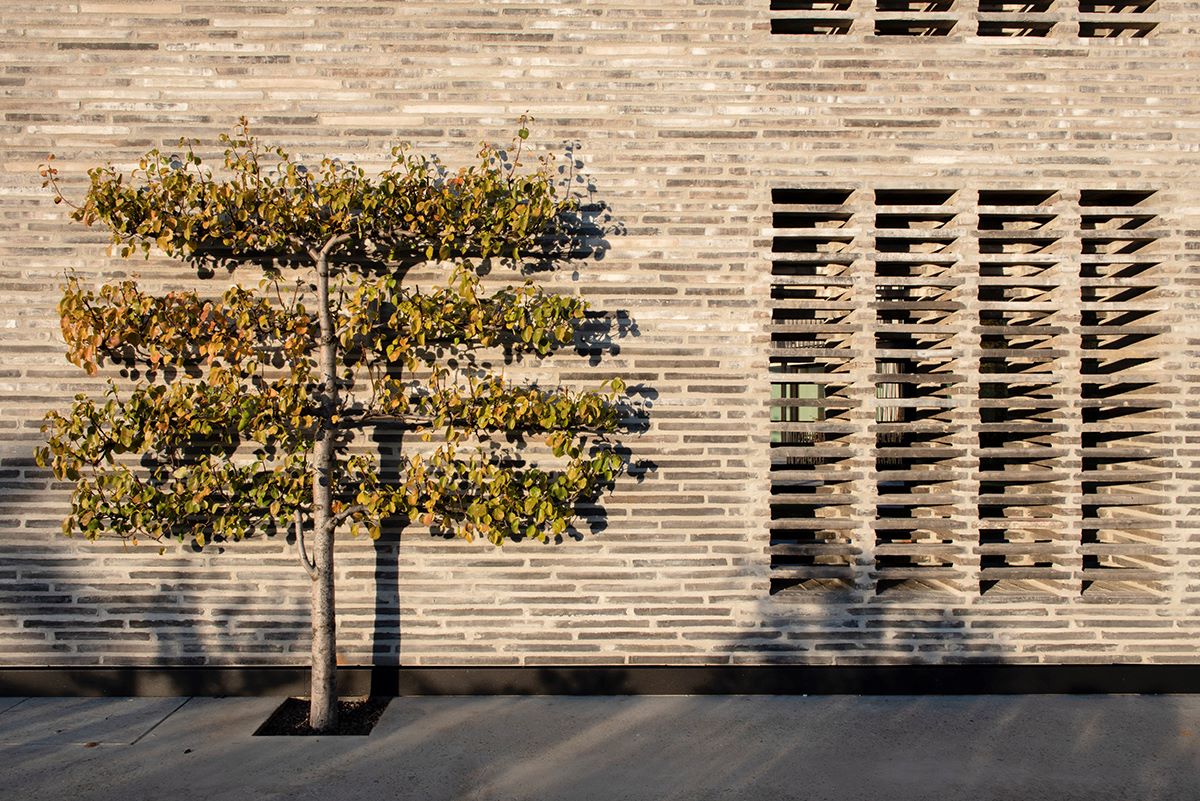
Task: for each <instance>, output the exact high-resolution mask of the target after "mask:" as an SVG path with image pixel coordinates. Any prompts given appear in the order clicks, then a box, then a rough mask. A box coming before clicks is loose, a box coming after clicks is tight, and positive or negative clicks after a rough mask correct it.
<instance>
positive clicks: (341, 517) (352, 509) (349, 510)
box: [325, 504, 368, 531]
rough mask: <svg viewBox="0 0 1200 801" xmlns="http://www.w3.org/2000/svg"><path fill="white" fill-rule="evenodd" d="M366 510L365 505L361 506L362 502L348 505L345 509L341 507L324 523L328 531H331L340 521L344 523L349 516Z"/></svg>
mask: <svg viewBox="0 0 1200 801" xmlns="http://www.w3.org/2000/svg"><path fill="white" fill-rule="evenodd" d="M366 511H368V509H367V507H365V506H363V505H362V504H355V505H354V506H348V507H346V508H345V509H343V510H342V511H340V512H338V513H337V514H336V515H334V516H333V517H331V518H329V520H328V521H327V522H326V523H325V526H326V527H327V528H328V529H329V530H330V531H332V530H333V529H335V528H337V527H338V526H340V525H341V524H342V523H345V522H346V521H347V520H348V519H349V518H351V517H353V516H354V515H356V514H358V513H359V512H366Z"/></svg>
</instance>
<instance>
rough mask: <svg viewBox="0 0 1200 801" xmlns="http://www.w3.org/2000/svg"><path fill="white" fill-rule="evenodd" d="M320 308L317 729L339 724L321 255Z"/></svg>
mask: <svg viewBox="0 0 1200 801" xmlns="http://www.w3.org/2000/svg"><path fill="white" fill-rule="evenodd" d="M317 292H318V306H317V314H318V318H319V320H320V325H321V341H320V345H321V348H320V362H319V366H320V370H321V378H322V381H323V384H324V391H323V392H322V398H321V406H322V414H321V419H322V424H321V429H320V433H319V434H318V439H317V441H316V446H315V448H314V452H313V567H314V570H313V571H312V582H313V584H312V687H311V689H310V691H309V692H310V696H309V697H310V701H309V712H308V721H309V725H310V726H312V728H313V729H315V730H317V731H328V730H330V729H332V728H333V727H334V726H336V725H337V716H338V707H337V700H338V699H337V640H336V630H335V628H336V618H335V615H334V599H333V529H334V527H333V526H332V525H330V521H331V519H332V517H333V477H334V476H333V468H334V456H335V455H336V454H335V450H336V447H337V442H336V438H337V432H336V430H335V428H334V426H333V424H332V422H331V420H330V415H331V414H334V413H336V410H337V408H338V403H337V401H338V386H337V339H336V337H335V331H334V328H333V320H332V315H331V313H330V310H329V262H328V261H327V259H326V252H325V251H322V253H321V255H320V257H319V258H318V259H317Z"/></svg>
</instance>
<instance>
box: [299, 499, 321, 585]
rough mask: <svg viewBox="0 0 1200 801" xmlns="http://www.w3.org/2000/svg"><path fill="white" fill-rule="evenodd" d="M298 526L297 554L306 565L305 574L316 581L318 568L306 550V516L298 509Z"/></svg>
mask: <svg viewBox="0 0 1200 801" xmlns="http://www.w3.org/2000/svg"><path fill="white" fill-rule="evenodd" d="M295 525H296V553H297V554H298V555H299V556H300V564H302V565H304V572H305V573H307V574H308V577H309V578H310V579H316V577H317V566H316V564H315V563H314V562H313V561H312V559H310V558H309V556H308V551H307V550H305V548H304V514H303V513H302V512H301V511H300V510H299V509H297V510H296V516H295Z"/></svg>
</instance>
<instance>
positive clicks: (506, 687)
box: [0, 665, 1200, 696]
mask: <svg viewBox="0 0 1200 801" xmlns="http://www.w3.org/2000/svg"><path fill="white" fill-rule="evenodd" d="M307 686H308V670H307V669H306V668H296V667H240V668H239V667H127V668H108V667H95V668H55V667H43V668H3V669H0V695H8V696H182V695H201V696H204V695H243V696H255V695H259V696H270V695H278V696H283V695H303V694H305V693H306V691H307ZM338 688H339V692H340V693H341V694H342V695H346V696H351V695H367V694H371V695H408V696H420V695H715V694H730V695H800V694H808V695H974V694H1019V693H1035V694H1041V693H1195V692H1200V665H888V666H852V667H827V666H820V667H817V666H802V665H796V666H761V667H760V666H753V667H751V666H745V667H731V666H724V665H722V666H696V667H669V666H663V667H657V666H645V667H626V666H611V667H608V666H605V667H516V668H512V667H471V668H465V667H464V668H459V667H428V668H396V667H389V668H378V667H376V668H372V667H346V668H341V669H340V670H339V673H338Z"/></svg>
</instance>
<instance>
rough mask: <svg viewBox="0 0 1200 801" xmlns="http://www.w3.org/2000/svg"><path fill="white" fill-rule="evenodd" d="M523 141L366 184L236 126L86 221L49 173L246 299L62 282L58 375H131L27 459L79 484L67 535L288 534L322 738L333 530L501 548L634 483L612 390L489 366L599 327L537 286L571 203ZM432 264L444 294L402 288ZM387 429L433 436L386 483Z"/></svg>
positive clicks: (187, 147)
mask: <svg viewBox="0 0 1200 801" xmlns="http://www.w3.org/2000/svg"><path fill="white" fill-rule="evenodd" d="M525 125H526V120H525V118H522V120H521V125H520V129H519V131H518V134H517V139H516V140H514V150H515V152H516V156H515V157H512V158H511V159H510V158H509V157H508V155H507V154H505V153H503V152H501V151H499V150H497V149H496V148H493V147H490V146H484V148H483V149H482V151H481V152H480V154H479V160H478V162H476V163H474V164H472V165H471V166H467V167H464V168H462V169H459V170H457V171H453V172H451V171H450V170H448V169H447V168H445V167H444V166H443V165H442V164H441V163H440V161H439V160H438V159H437V158H436V157H429V156H424V155H421V154H417V153H413V152H410V151H409V150H408V149H406V148H404V147H398V148H396V149H395V150H394V151H393V153H392V156H393V158H392V161H391V163H390V165H389V166H388V167H387V168H386V169H384V170H383V171H382V172H380V173H379V174H377V175H374V176H373V177H372V176H368V175H367V173H366V172H365V171H364V170H363V169H362V168H360V167H358V166H356V165H355V164H353V163H346V162H342V161H339V160H336V159H325V160H323V161H321V163H320V164H319V165H315V166H313V167H312V168H306V167H305V166H303V165H302V164H300V163H299V162H298V161H297V160H296V159H294V158H293V157H292V156H291V155H289V154H288V153H287V152H285V151H284V150H283V149H282V148H268V147H266V146H264V145H263V144H262V143H261V142H260V141H259V140H258V139H257V138H256V137H255V136H253V135H251V133H250V131H249V127H248V125H247V123H246V120H245V119H243V120H242V121H241V124H240V126H239V127H238V128H237V129H236V130H235V131H234V133H233V134H232V135H223V136H222V137H221V140H220V141H221V144H222V145H223V146H224V160H223V164H222V165H221V166H220V167H218V169H217V170H215V171H214V170H212V169H210V168H209V167H208V166H207V165H206V164H204V163H203V162H202V160H201V158H200V156H199V155H197V152H196V150H195V144H194V143H192V142H188V141H184V140H181V142H180V147H181V153H180V154H178V155H170V154H166V153H163V152H160V151H158V150H152V151H150V152H149V153H147V154H146V155H145V157H144V158H142V160H141V161H140V163H139V164H138V166H137V167H136V168H135V169H133V170H132V171H131V172H130V173H128V174H125V173H123V172H121V171H118V170H117V169H115V168H113V167H112V166H104V167H98V168H95V169H92V170H90V171H89V172H88V175H89V177H90V185H89V187H88V189H87V193H86V195H85V196H84V197H83V199H82V200H81V201H80V202H78V203H77V204H74V203H70V201H67V199H66V198H65V197H64V195H63V193H62V191H61V189H60V184H59V181H58V172H57V170H56V168H55V167H54V166H53V161H50V162H48V163H47V164H46V165H43V167H42V175H43V177H44V178H45V181H46V184H47V186H48V187H50V188H51V189H52V190H53V191H54V193H55V201H56V202H61V201H66V202H68V203H69V204H70V205H71V206H72V207H73V210H72V211H71V217H72V218H73V219H74V220H76V221H78V222H81V223H83V224H85V225H89V226H91V225H100V226H103V227H104V228H106V229H108V231H109V232H111V235H112V242H113V248H114V249H115V250H116V252H118V253H119V254H120V255H121V256H126V257H128V256H132V255H135V254H146V256H147V257H149V254H151V253H152V252H155V251H157V252H160V253H162V254H165V255H166V256H169V257H172V258H174V259H176V260H179V261H180V262H182V263H183V264H184V265H185V266H187V267H189V268H190V269H192V270H194V271H198V272H199V273H200V274H201V275H202V276H207V277H211V276H212V275H214V274H215V271H216V270H217V269H222V268H223V269H228V270H230V271H233V270H235V269H237V270H240V271H251V272H253V277H254V279H255V281H254V282H253V283H252V285H251V286H250V287H246V286H242V285H240V284H239V285H232V286H230V287H229V288H227V289H225V291H224V292H223V293H220V294H215V295H213V296H211V297H210V296H204V295H202V294H199V293H197V292H194V291H175V292H168V293H166V294H162V295H153V294H149V293H147V292H145V291H143V289H142V288H140V287H139V285H138V284H137V283H136V282H135V281H131V280H126V281H122V282H120V283H116V284H110V285H105V286H102V287H100V288H98V289H95V290H93V289H88V288H85V287H84V286H83V285H82V283H81V282H80V281H79V280H78V279H77V278H76V277H73V276H72V277H69V278H68V280H67V283H66V287H65V292H64V295H63V298H62V301H61V303H60V304H59V312H60V314H61V318H62V332H63V336H64V338H65V340H66V344H67V358H68V359H69V360H70V361H71V362H72V363H74V364H76V365H78V366H79V367H81V368H83V369H84V370H86V371H87V372H88V373H90V374H95V373H97V372H98V371H100V370H101V369H104V368H105V366H106V364H107V365H115V366H121V367H123V368H124V369H123V370H122V371H121V375H122V376H124V380H123V381H121V382H118V381H117V380H114V378H111V377H110V378H109V380H108V388H107V391H106V392H105V393H104V395H103V397H100V398H97V399H93V398H91V397H88V396H86V395H77V396H76V397H75V401H74V403H73V404H72V406H71V408H70V410H69V411H67V412H66V413H62V414H60V413H58V412H50V413H49V414H47V416H46V420H45V423H44V426H43V431H44V432H45V433H46V435H47V445H46V446H45V447H43V448H40V449H39V450H38V452H37V460H38V463H39V464H41V465H43V466H48V467H50V468H51V469H52V471H53V473H54V475H55V476H56V477H58V478H59V479H64V480H68V481H71V482H74V491H73V495H72V500H71V509H70V514H69V516H68V517H67V518H66V520H65V521H64V523H63V531H64V532H65V533H67V534H69V535H70V534H81V535H83V536H84V537H87V538H88V539H98V538H101V537H106V536H116V537H120V538H123V539H125V540H127V541H131V542H133V543H138V542H140V541H143V540H167V539H168V538H178V539H181V540H183V541H185V542H188V541H190V542H192V543H194V544H195V545H197V546H199V547H203V546H204V545H205V544H206V543H212V542H224V543H228V542H231V541H236V540H240V539H242V538H244V537H248V536H250V535H251V534H254V533H256V532H262V531H264V530H272V529H274V530H279V529H283V530H287V531H289V532H290V533H291V534H292V535H294V537H295V543H296V546H297V551H298V554H299V556H300V562H301V564H302V565H303V566H304V569H305V570H306V571H307V573H308V575H309V577H310V578H311V581H312V609H311V616H312V687H311V708H310V717H309V723H310V726H311V727H312V728H313V729H315V730H318V731H321V730H328V729H329V728H330V727H332V726H333V725H334V724H335V723H336V719H337V693H336V687H335V670H336V667H335V664H336V663H335V626H334V581H333V579H334V533H335V529H339V528H340V527H343V526H345V527H346V528H348V529H349V530H350V532H351V533H353V534H359V533H364V532H365V533H366V534H367V535H368V536H370V537H372V538H377V537H378V536H379V535H380V530H381V527H382V526H383V525H384V523H385V521H388V520H399V521H400V522H401V523H402V524H403V523H417V524H420V525H423V526H427V527H429V528H430V529H431V530H432V531H434V532H435V533H443V534H452V535H457V536H459V537H464V538H466V539H468V540H471V539H474V538H482V539H486V540H488V541H490V542H492V543H494V544H496V545H499V544H501V543H502V542H504V541H505V540H506V539H514V538H539V539H542V540H547V539H550V538H554V537H556V536H558V535H561V534H562V533H563V532H564V531H566V530H567V528H568V526H570V525H571V522H572V520H573V518H574V517H575V516H576V515H577V513H578V509H577V505H578V504H580V503H581V502H587V501H591V500H594V499H596V498H597V497H598V496H599V495H600V494H601V493H602V492H603V490H604V489H605V488H606V487H609V486H611V485H612V483H613V481H614V480H615V478H616V477H617V476H618V475H619V474H620V473H621V472H622V471H623V470H624V468H625V462H624V460H623V459H622V457H621V456H620V455H619V453H618V450H617V447H616V444H615V442H614V441H613V436H614V435H615V434H616V433H617V432H619V431H620V430H621V429H622V426H623V420H624V419H625V417H626V415H627V413H628V408H627V406H626V401H625V399H624V392H625V387H624V384H623V383H622V382H621V381H620V379H612V380H611V381H606V382H604V383H603V384H601V386H600V388H599V389H598V390H592V391H586V390H576V391H573V390H570V389H566V388H560V387H542V386H538V385H537V384H536V383H519V382H511V381H509V380H506V379H505V378H504V377H502V376H501V375H498V374H495V373H494V372H492V371H490V370H489V369H486V365H487V364H488V362H484V361H481V360H480V359H479V358H476V355H477V354H479V353H489V352H493V351H494V352H499V353H501V354H503V357H504V359H505V360H508V361H511V360H514V359H515V360H520V359H522V358H525V359H529V358H533V359H537V358H541V357H546V356H549V355H550V354H552V353H553V352H555V351H556V350H558V349H560V348H563V347H564V346H570V345H571V344H572V343H573V342H574V340H575V337H576V334H577V332H578V331H579V329H580V326H581V325H582V324H583V321H584V319H585V315H586V313H587V311H588V306H587V304H586V303H585V302H584V301H582V300H580V299H578V298H575V297H570V296H565V295H560V294H555V293H553V292H549V291H547V290H545V289H543V288H541V287H539V286H538V285H536V284H535V283H534V282H533V281H532V280H531V279H530V278H529V276H528V275H527V274H525V275H523V273H528V272H529V270H528V268H529V267H530V265H531V263H532V260H539V261H541V262H542V263H543V264H544V263H545V261H546V260H547V259H553V257H555V256H556V255H561V253H556V250H555V242H557V241H560V238H559V234H560V233H561V231H560V230H559V224H560V221H561V220H563V219H565V218H569V217H570V216H571V211H572V208H573V203H572V200H571V199H570V198H569V197H563V196H560V193H559V191H558V189H557V179H556V178H555V177H554V175H553V173H552V169H551V168H552V163H551V162H550V161H548V160H546V159H541V160H539V163H538V166H537V168H536V169H533V170H523V169H522V168H521V167H520V145H521V142H522V140H524V139H525V138H526V137H527V136H528V129H527V128H526V127H525ZM51 159H53V156H52V157H51ZM417 265H421V266H422V270H423V271H424V273H423V274H427V273H429V272H430V268H433V271H434V272H435V273H436V274H437V275H438V276H439V277H440V280H438V281H437V282H436V283H434V284H427V285H426V286H425V287H417V286H412V285H410V282H406V276H407V275H408V274H409V273H410V271H411V270H412V269H413V268H414V267H415V266H417ZM503 268H508V269H512V270H514V271H515V275H517V276H518V277H520V278H522V279H523V280H520V281H514V282H513V283H509V284H508V285H506V286H503V287H502V288H496V286H495V280H494V278H493V279H486V278H485V276H486V275H489V274H492V273H494V272H495V271H496V270H497V269H503ZM422 280H423V281H427V280H429V279H428V278H427V277H423V279H422ZM489 287H490V289H489ZM376 426H388V427H392V428H398V429H400V430H401V431H404V432H414V433H418V434H419V435H420V436H419V437H414V438H413V439H420V440H423V443H421V444H417V445H415V446H413V447H410V448H408V450H411V451H412V452H411V453H406V454H405V455H403V456H402V457H401V458H400V459H399V460H398V462H399V463H398V464H397V465H396V466H394V467H392V466H389V467H388V468H387V469H384V468H382V467H381V465H380V460H379V459H378V458H377V457H376V456H374V455H371V454H370V453H369V452H368V453H363V452H362V449H361V448H360V449H358V450H357V451H355V450H354V449H352V447H351V446H352V445H353V443H354V442H355V441H356V437H359V438H361V437H362V436H363V431H364V429H370V428H372V427H376ZM425 443H427V444H425ZM543 443H544V445H543ZM531 450H532V451H533V452H534V453H535V456H536V455H537V454H540V457H541V462H542V463H544V464H545V465H546V466H545V467H539V466H538V464H539V459H538V458H534V457H530V456H529V453H530V451H531ZM306 542H309V543H310V545H307V546H306Z"/></svg>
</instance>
